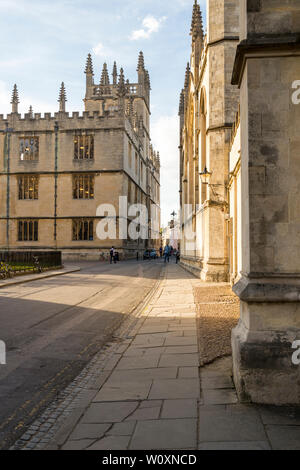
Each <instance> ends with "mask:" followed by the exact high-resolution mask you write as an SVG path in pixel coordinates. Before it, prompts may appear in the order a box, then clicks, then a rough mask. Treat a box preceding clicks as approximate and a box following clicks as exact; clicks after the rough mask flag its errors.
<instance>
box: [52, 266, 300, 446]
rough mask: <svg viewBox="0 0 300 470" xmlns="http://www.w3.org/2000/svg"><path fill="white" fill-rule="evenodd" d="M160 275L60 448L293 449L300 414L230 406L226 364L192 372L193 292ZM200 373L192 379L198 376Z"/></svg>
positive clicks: (188, 280) (178, 278) (181, 278)
mask: <svg viewBox="0 0 300 470" xmlns="http://www.w3.org/2000/svg"><path fill="white" fill-rule="evenodd" d="M197 283H199V280H197V279H195V278H194V277H193V276H192V275H190V274H188V273H186V271H183V269H182V268H180V267H178V266H177V265H174V264H170V265H168V266H167V268H166V278H165V279H164V280H163V281H162V284H161V287H160V289H159V292H158V293H157V295H156V296H155V297H154V298H153V299H152V302H151V304H150V305H149V308H148V309H147V312H146V313H145V314H144V316H143V318H142V321H141V322H140V324H139V327H138V329H137V331H136V335H132V339H130V340H127V341H125V343H124V344H121V346H120V348H119V350H118V353H116V354H115V358H114V360H115V363H116V364H115V367H114V369H113V370H112V371H111V374H110V375H109V377H108V379H107V380H106V382H105V383H104V385H103V386H102V387H101V388H100V390H99V391H98V393H97V394H96V396H95V397H94V398H93V400H92V402H91V403H90V405H89V407H88V408H87V409H86V411H85V413H84V414H83V415H82V417H81V419H80V421H79V422H78V423H77V425H76V426H75V428H74V429H73V430H72V432H71V433H70V435H69V436H68V438H67V439H66V440H65V442H64V444H63V445H62V446H61V448H62V449H64V450H67V449H88V450H104V449H106V450H113V449H119V450H125V449H165V450H166V449H185V450H187V449H191V450H195V449H253V450H255V449H271V448H290V449H291V448H293V449H296V448H298V449H299V448H300V415H297V413H296V411H295V410H283V412H280V413H279V414H278V411H274V410H270V409H269V408H267V407H256V406H254V405H242V404H239V403H238V400H237V396H236V393H235V390H234V387H233V383H232V379H231V358H230V357H229V358H225V359H220V360H218V361H216V362H215V363H213V364H212V365H210V366H206V367H203V368H201V369H199V355H198V341H197V329H196V313H195V311H196V309H195V304H194V296H193V287H194V286H195V285H197ZM199 371H200V373H199Z"/></svg>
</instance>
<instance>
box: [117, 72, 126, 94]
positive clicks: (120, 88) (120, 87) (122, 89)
mask: <svg viewBox="0 0 300 470" xmlns="http://www.w3.org/2000/svg"><path fill="white" fill-rule="evenodd" d="M125 95H126V85H125V77H124V71H123V69H122V68H121V69H120V76H119V83H118V96H119V97H120V98H121V97H124V96H125Z"/></svg>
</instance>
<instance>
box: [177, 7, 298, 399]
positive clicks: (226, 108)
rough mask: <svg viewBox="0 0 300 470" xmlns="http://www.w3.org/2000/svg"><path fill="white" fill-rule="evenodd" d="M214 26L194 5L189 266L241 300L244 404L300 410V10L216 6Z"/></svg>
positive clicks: (186, 161)
mask: <svg viewBox="0 0 300 470" xmlns="http://www.w3.org/2000/svg"><path fill="white" fill-rule="evenodd" d="M207 21H208V24H207V35H206V37H205V38H203V28H202V21H201V12H200V8H199V6H198V5H197V1H196V0H195V4H194V11H193V20H192V28H191V34H192V55H191V62H190V64H188V68H187V71H186V80H185V86H184V89H183V90H182V92H181V97H180V109H179V115H180V176H181V187H180V198H181V207H182V210H183V209H184V205H185V204H190V205H191V210H190V212H189V213H188V216H184V217H183V218H182V230H183V240H182V249H181V251H182V264H183V266H185V267H186V268H187V269H189V270H191V271H193V272H194V273H195V274H197V275H198V276H200V277H201V278H202V279H204V280H208V281H210V280H215V281H219V280H228V281H231V283H232V285H233V290H234V292H235V293H236V295H238V296H239V298H240V301H241V310H240V313H241V315H240V320H239V323H238V325H237V327H236V328H235V329H234V330H233V332H232V350H233V375H234V381H235V385H236V388H237V391H238V394H239V398H240V399H241V400H243V401H252V402H256V403H269V404H277V405H278V404H281V405H282V404H299V403H300V238H299V228H300V218H299V217H300V216H299V214H300V210H299V208H300V204H299V201H300V196H299V191H300V190H299V171H300V170H299V169H300V139H299V135H300V65H299V64H300V40H299V37H300V3H299V2H298V1H294V0H286V1H285V2H280V1H275V0H274V1H272V2H271V1H269V0H239V1H238V0H236V1H234V0H207ZM183 215H184V214H183ZM187 232H188V233H187ZM192 232H194V233H195V237H194V239H195V243H189V242H190V240H192V241H194V240H193V238H192Z"/></svg>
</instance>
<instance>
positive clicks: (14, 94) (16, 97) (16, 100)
mask: <svg viewBox="0 0 300 470" xmlns="http://www.w3.org/2000/svg"><path fill="white" fill-rule="evenodd" d="M10 103H11V105H12V113H18V104H19V103H20V101H19V93H18V88H17V85H14V88H13V92H12V97H11V102H10Z"/></svg>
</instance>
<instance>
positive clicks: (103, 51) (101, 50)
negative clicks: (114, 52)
mask: <svg viewBox="0 0 300 470" xmlns="http://www.w3.org/2000/svg"><path fill="white" fill-rule="evenodd" d="M93 53H94V54H95V55H97V56H99V57H107V56H109V55H111V54H110V51H109V49H107V48H106V47H105V46H104V45H103V44H102V42H99V43H98V44H97V45H96V46H95V47H93Z"/></svg>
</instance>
